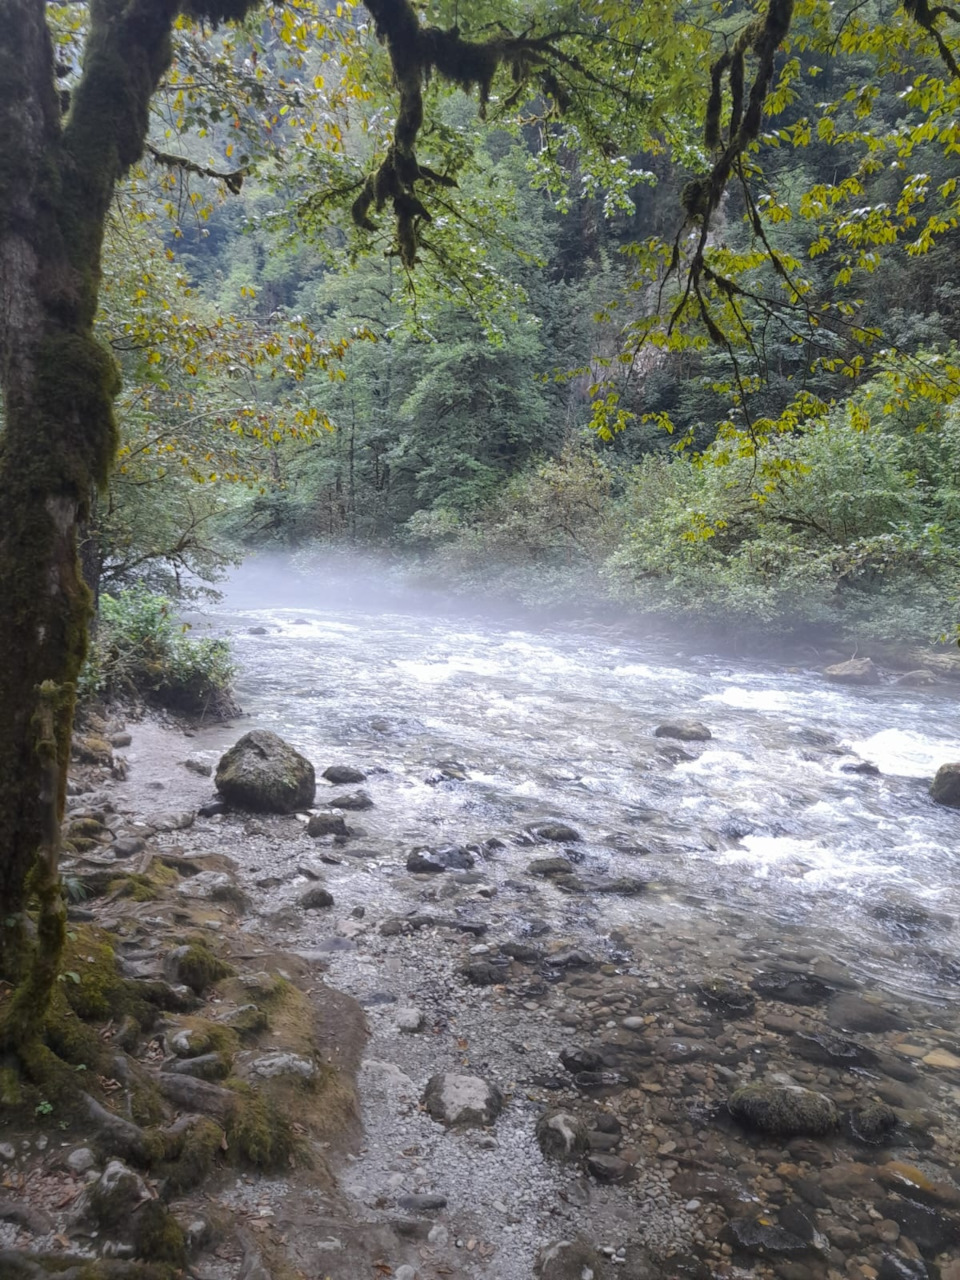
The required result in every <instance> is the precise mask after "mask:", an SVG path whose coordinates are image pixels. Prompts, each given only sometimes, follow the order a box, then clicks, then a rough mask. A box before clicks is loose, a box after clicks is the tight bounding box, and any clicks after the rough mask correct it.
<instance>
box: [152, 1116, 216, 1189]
mask: <svg viewBox="0 0 960 1280" xmlns="http://www.w3.org/2000/svg"><path fill="white" fill-rule="evenodd" d="M166 1141H167V1151H166V1155H165V1159H164V1160H163V1161H162V1162H161V1163H160V1164H158V1165H157V1166H156V1168H155V1170H154V1172H155V1173H156V1174H157V1176H158V1177H162V1178H165V1179H166V1181H167V1183H168V1185H169V1186H170V1188H171V1190H173V1191H188V1190H189V1189H190V1188H191V1187H197V1186H199V1185H200V1183H201V1182H203V1180H204V1179H205V1178H206V1177H207V1176H208V1174H209V1173H210V1171H211V1170H212V1168H213V1165H214V1162H215V1160H216V1158H217V1156H218V1154H219V1153H220V1152H221V1151H223V1150H224V1149H225V1147H226V1136H225V1134H224V1131H223V1130H222V1129H221V1128H220V1126H219V1125H218V1124H217V1122H216V1121H215V1120H211V1119H209V1117H207V1116H189V1117H186V1118H185V1119H184V1120H181V1121H179V1122H178V1123H177V1124H176V1125H175V1126H174V1127H173V1128H172V1129H170V1130H168V1131H167V1134H166Z"/></svg>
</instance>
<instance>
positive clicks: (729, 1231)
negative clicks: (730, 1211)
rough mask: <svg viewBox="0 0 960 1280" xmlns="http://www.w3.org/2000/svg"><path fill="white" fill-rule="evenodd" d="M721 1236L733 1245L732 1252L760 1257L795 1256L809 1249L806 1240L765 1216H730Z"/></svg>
mask: <svg viewBox="0 0 960 1280" xmlns="http://www.w3.org/2000/svg"><path fill="white" fill-rule="evenodd" d="M722 1238H723V1239H724V1240H725V1242H726V1243H728V1244H730V1245H732V1246H733V1249H734V1252H740V1253H747V1254H750V1255H751V1256H755V1257H760V1258H796V1257H799V1256H800V1255H801V1254H804V1253H806V1252H807V1250H808V1249H809V1248H810V1245H809V1244H808V1242H807V1241H806V1240H801V1239H800V1237H799V1236H795V1235H794V1234H793V1232H792V1231H785V1230H784V1229H783V1227H778V1226H775V1225H774V1224H773V1223H772V1222H770V1221H768V1220H767V1219H765V1218H733V1219H732V1220H731V1221H730V1222H729V1223H728V1224H727V1226H726V1227H725V1229H724V1231H723V1233H722Z"/></svg>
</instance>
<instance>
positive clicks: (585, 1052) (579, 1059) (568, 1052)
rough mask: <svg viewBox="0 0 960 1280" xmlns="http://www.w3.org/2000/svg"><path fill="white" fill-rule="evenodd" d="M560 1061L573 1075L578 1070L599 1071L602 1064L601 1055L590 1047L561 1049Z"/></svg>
mask: <svg viewBox="0 0 960 1280" xmlns="http://www.w3.org/2000/svg"><path fill="white" fill-rule="evenodd" d="M560 1061H561V1062H562V1063H563V1065H564V1066H565V1067H566V1069H567V1070H568V1071H569V1072H571V1074H573V1075H576V1074H577V1073H578V1072H580V1071H599V1070H600V1069H601V1067H602V1066H603V1057H602V1056H601V1055H600V1054H599V1053H596V1052H595V1051H594V1050H592V1049H561V1050H560Z"/></svg>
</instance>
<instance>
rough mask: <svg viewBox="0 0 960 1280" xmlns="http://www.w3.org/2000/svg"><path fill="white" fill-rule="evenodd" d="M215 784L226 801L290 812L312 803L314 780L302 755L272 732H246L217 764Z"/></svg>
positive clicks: (259, 730) (257, 808) (262, 730)
mask: <svg viewBox="0 0 960 1280" xmlns="http://www.w3.org/2000/svg"><path fill="white" fill-rule="evenodd" d="M215 782H216V787H217V790H218V791H219V792H220V794H221V795H222V796H223V798H224V800H226V801H227V802H228V803H229V804H232V805H236V806H237V808H240V809H253V810H255V811H256V812H259V813H292V812H293V811H294V810H295V809H307V808H309V807H310V805H312V804H313V798H314V795H315V794H316V789H317V780H316V775H315V773H314V768H313V765H312V764H311V763H310V761H309V760H307V758H306V757H305V756H302V755H301V754H300V752H299V751H297V750H296V749H295V748H294V747H292V746H291V745H290V744H289V743H288V742H284V740H283V738H281V737H279V736H278V735H277V734H275V733H270V732H269V731H268V730H265V729H255V730H253V731H252V732H251V733H246V734H244V736H243V737H242V738H241V739H240V741H239V742H237V743H236V744H235V745H234V746H232V747H231V748H230V750H229V751H228V752H227V753H226V754H225V755H224V756H223V757H222V758H221V760H220V763H219V764H218V765H217V773H216V778H215Z"/></svg>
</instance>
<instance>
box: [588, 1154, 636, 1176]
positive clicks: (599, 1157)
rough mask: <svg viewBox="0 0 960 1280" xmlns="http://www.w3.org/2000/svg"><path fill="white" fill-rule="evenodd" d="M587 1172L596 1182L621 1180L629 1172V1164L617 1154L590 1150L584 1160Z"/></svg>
mask: <svg viewBox="0 0 960 1280" xmlns="http://www.w3.org/2000/svg"><path fill="white" fill-rule="evenodd" d="M584 1164H585V1165H586V1169H587V1172H588V1173H590V1174H591V1175H592V1176H593V1177H594V1178H596V1180H597V1181H598V1182H622V1181H623V1179H624V1178H625V1177H626V1176H627V1174H628V1173H629V1172H630V1165H629V1164H628V1163H627V1161H626V1160H622V1159H621V1158H620V1157H619V1156H611V1155H605V1154H603V1153H602V1152H591V1153H590V1155H588V1156H587V1158H586V1160H585V1161H584Z"/></svg>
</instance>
